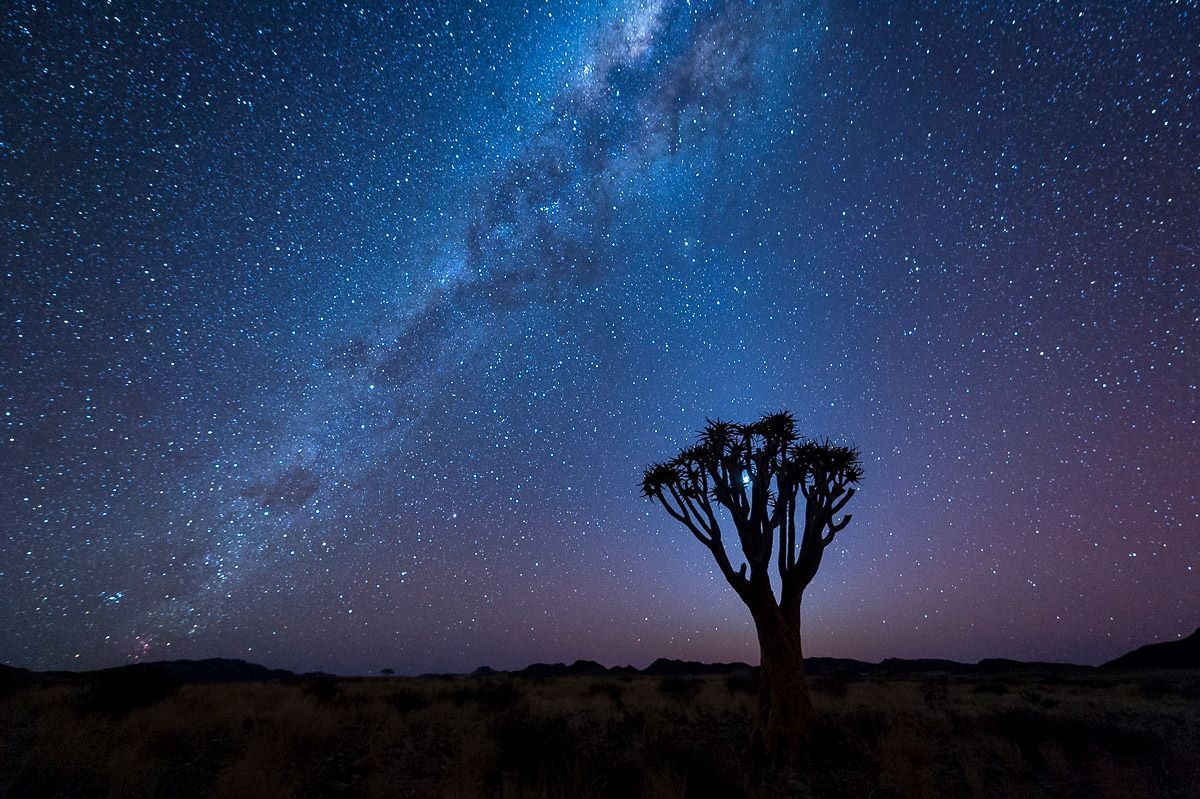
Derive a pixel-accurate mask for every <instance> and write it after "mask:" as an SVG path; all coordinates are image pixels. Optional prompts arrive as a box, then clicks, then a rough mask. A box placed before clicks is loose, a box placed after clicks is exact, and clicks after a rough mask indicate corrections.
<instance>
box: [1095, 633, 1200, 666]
mask: <svg viewBox="0 0 1200 799" xmlns="http://www.w3.org/2000/svg"><path fill="white" fill-rule="evenodd" d="M1102 668H1106V669H1200V629H1197V630H1196V631H1195V632H1194V633H1192V634H1191V635H1189V636H1188V637H1187V638H1184V639H1182V640H1180V641H1164V642H1163V643H1160V644H1146V645H1145V646H1140V647H1138V648H1137V649H1135V650H1133V651H1132V652H1128V653H1126V654H1124V655H1121V657H1119V658H1117V659H1116V660H1110V661H1109V662H1108V663H1105V664H1104V666H1102Z"/></svg>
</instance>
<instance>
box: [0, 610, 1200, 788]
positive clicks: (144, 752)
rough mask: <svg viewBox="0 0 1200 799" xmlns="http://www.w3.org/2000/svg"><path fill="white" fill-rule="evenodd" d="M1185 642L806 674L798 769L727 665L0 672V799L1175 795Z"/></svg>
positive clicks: (1198, 711)
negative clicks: (771, 758) (409, 673)
mask: <svg viewBox="0 0 1200 799" xmlns="http://www.w3.org/2000/svg"><path fill="white" fill-rule="evenodd" d="M1198 643H1200V633H1198V634H1193V635H1192V636H1191V637H1190V638H1189V639H1186V640H1185V641H1180V642H1174V643H1170V644H1162V645H1157V646H1158V647H1159V649H1158V651H1153V650H1148V651H1149V652H1150V654H1151V655H1155V658H1154V659H1147V660H1144V661H1143V665H1142V666H1140V667H1136V666H1131V667H1123V666H1121V665H1119V663H1120V662H1121V661H1117V662H1115V663H1113V664H1108V665H1106V666H1103V667H1098V668H1096V667H1087V666H1071V665H1063V664H1051V663H1019V662H1015V661H999V660H985V661H982V662H980V663H978V664H973V665H972V664H962V663H955V662H952V661H942V660H887V661H884V662H882V663H879V664H870V663H864V662H861V661H854V660H841V659H832V658H812V659H810V660H808V661H807V666H808V670H809V674H810V679H811V682H812V688H813V694H814V697H813V698H814V704H815V706H816V710H817V722H816V727H815V729H814V731H813V736H812V748H811V752H810V754H809V758H810V761H809V762H808V763H806V764H802V765H803V767H801V768H797V769H788V768H782V767H778V766H773V765H771V764H769V763H765V762H762V761H760V760H759V759H757V758H756V757H755V756H754V755H753V754H752V753H750V752H748V751H747V749H746V741H747V740H748V738H749V736H750V733H751V725H752V719H753V707H754V705H755V702H756V692H757V687H758V686H757V680H758V675H757V669H754V668H751V667H749V666H747V665H745V664H740V663H729V664H701V663H694V662H684V661H674V660H659V661H656V662H655V663H653V664H651V665H650V666H649V667H648V668H646V669H644V670H641V671H639V670H636V669H633V668H607V669H606V668H605V667H603V666H601V665H600V664H598V663H594V662H591V661H578V662H576V663H574V664H571V665H564V664H536V665H533V666H530V667H528V668H526V669H523V670H521V671H518V672H511V673H500V672H494V671H492V670H490V669H486V668H481V669H479V670H478V671H476V672H475V673H474V674H470V675H426V676H420V677H357V678H354V677H335V676H332V675H327V674H307V675H296V674H292V673H290V672H284V671H272V670H269V669H265V668H263V667H261V666H256V665H253V664H249V663H246V662H244V661H238V660H206V661H176V662H166V663H160V664H137V665H133V666H125V667H120V668H116V669H108V670H104V671H97V672H87V673H80V674H73V673H65V672H57V673H34V672H28V671H24V670H21V669H10V668H5V669H4V671H3V683H2V685H3V689H2V690H3V696H2V698H0V718H3V719H4V720H5V724H4V732H3V737H2V739H0V747H2V748H0V763H3V764H4V766H3V768H2V770H0V795H3V796H30V797H33V796H38V797H113V798H114V799H115V798H116V797H154V796H171V797H192V796H196V797H199V796H214V797H255V798H256V799H272V798H273V797H309V796H311V797H324V796H344V797H360V796H361V797H427V796H445V797H553V796H564V797H567V796H569V797H597V798H599V797H614V798H616V797H632V796H641V797H730V798H733V797H748V798H749V797H790V796H796V797H801V796H814V797H867V796H874V797H940V796H955V797H1015V796H1063V797H1134V796H1155V797H1180V798H1181V799H1182V798H1183V797H1193V796H1195V786H1196V785H1197V784H1200V662H1198V661H1197V657H1196V654H1197V653H1196V649H1197V644H1198ZM1122 660H1124V659H1122Z"/></svg>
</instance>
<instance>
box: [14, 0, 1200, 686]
mask: <svg viewBox="0 0 1200 799" xmlns="http://www.w3.org/2000/svg"><path fill="white" fill-rule="evenodd" d="M1198 15H1200V9H1198V8H1197V5H1196V4H1195V3H1186V2H1180V3H1166V2H1146V3H1127V4H1113V3H1084V4H1070V5H1069V7H1066V6H1065V5H1064V4H1050V3H1044V4H1031V5H1030V6H1028V7H1025V6H1021V7H1018V6H1013V5H1009V4H950V3H937V4H911V5H907V4H905V5H898V4H892V3H863V4H857V3H855V4H848V3H816V4H810V3H800V2H758V3H747V2H734V1H733V0H729V1H728V2H720V1H719V0H718V1H714V2H691V3H687V2H667V1H666V0H663V1H662V2H646V3H634V2H606V3H579V4H572V3H566V2H548V3H540V2H539V3H532V4H528V5H522V4H515V3H508V2H504V3H496V4H487V3H482V2H469V3H444V4H442V3H435V4H424V5H420V6H410V5H405V4H401V5H397V6H389V5H382V4H375V3H362V4H357V5H352V6H338V7H331V6H328V5H326V4H312V5H309V4H305V3H291V4H286V5H280V6H277V7H275V8H274V9H270V10H268V9H266V8H265V7H262V8H256V9H254V10H250V9H248V8H246V7H244V6H242V5H241V4H224V5H216V4H214V5H211V6H205V7H203V8H198V7H196V6H195V5H194V4H183V3H178V4H171V3H144V4H136V5H134V4H123V5H122V6H121V7H119V8H118V7H117V6H98V7H95V8H85V9H77V8H67V7H62V6H58V5H54V4H29V3H10V4H9V5H8V6H7V7H6V10H5V11H4V12H3V18H2V24H3V28H2V30H0V37H2V38H0V41H2V47H3V51H2V58H0V78H2V85H3V95H2V100H3V102H2V103H0V108H2V109H3V111H2V112H0V169H2V172H0V175H2V177H3V195H2V197H0V203H2V205H0V223H2V224H3V231H4V242H5V246H4V248H3V259H4V268H3V283H0V287H2V290H0V323H2V324H0V336H2V337H3V338H2V339H0V344H2V351H3V360H2V361H0V412H2V413H3V430H2V432H3V437H2V439H0V474H2V476H3V481H2V482H0V502H2V503H3V505H2V506H3V507H4V508H6V509H7V512H6V513H5V515H4V518H3V519H2V520H0V545H2V546H3V549H2V550H0V611H2V614H3V619H4V623H3V624H2V625H0V658H3V660H4V661H5V662H8V663H12V664H15V665H22V666H31V667H37V668H89V667H97V666H103V665H112V664H114V663H120V662H125V661H127V660H128V659H131V658H134V659H138V658H143V659H144V658H148V659H154V658H160V657H208V656H236V657H245V658H248V659H251V660H257V661H260V662H265V663H268V664H269V665H272V666H283V667H289V668H296V669H303V670H310V669H317V668H321V669H328V670H334V671H341V672H347V673H362V672H370V671H375V670H378V669H379V668H382V667H385V666H387V667H392V668H395V669H397V671H400V672H409V673H417V672H422V671H430V670H467V669H471V668H474V667H475V666H478V665H480V664H484V663H487V664H490V665H492V666H496V667H512V666H519V665H524V664H526V663H529V662H533V661H547V660H574V659H576V658H593V659H596V660H600V661H602V662H605V663H609V664H616V663H634V664H644V663H645V662H648V661H649V660H651V659H653V658H654V657H658V656H671V657H686V658H692V659H719V660H731V659H742V660H754V659H755V658H756V654H757V647H756V644H755V640H754V636H753V631H752V629H751V627H750V625H749V618H748V614H747V613H746V612H745V610H744V608H742V607H741V606H740V605H739V603H738V601H737V599H736V597H734V596H733V594H732V592H731V591H729V590H728V589H727V588H725V587H724V584H723V582H722V580H721V578H720V576H719V574H717V573H716V571H715V567H714V566H713V565H712V564H711V563H709V562H708V560H707V559H706V556H707V553H705V552H704V551H703V549H702V548H700V547H699V546H697V545H695V542H694V541H692V540H691V539H690V536H689V535H688V534H687V533H686V532H685V531H683V530H680V529H676V528H675V527H674V526H673V525H672V523H671V522H670V520H669V518H666V517H665V515H663V514H661V513H656V512H655V508H654V507H653V506H651V505H650V504H648V503H647V502H646V501H645V500H643V499H641V498H639V496H638V491H637V484H638V478H639V474H640V467H641V466H643V465H644V464H646V463H648V462H650V461H653V460H657V459H661V458H662V457H664V456H666V455H669V454H670V453H672V452H673V451H674V450H676V449H678V448H679V447H680V446H683V445H685V444H686V443H688V442H689V441H690V439H691V438H692V436H693V434H694V433H695V431H696V430H697V429H698V428H699V427H700V426H701V425H702V424H703V422H704V419H705V417H706V416H721V417H724V418H734V419H737V418H744V419H751V418H755V417H757V416H758V415H759V414H761V413H763V412H766V411H773V410H777V409H780V408H789V409H791V410H792V411H793V412H794V413H795V414H796V416H797V419H798V422H799V426H800V428H801V430H802V431H804V432H806V433H809V434H812V435H829V436H832V437H834V438H836V439H839V440H843V441H849V442H853V443H855V444H857V445H858V446H859V447H860V448H861V449H862V452H863V455H864V464H865V466H866V472H867V474H866V480H865V482H864V485H863V488H862V490H861V491H860V493H859V495H858V496H857V497H856V498H855V500H854V502H855V505H856V506H857V507H856V508H855V509H854V522H853V524H852V526H851V527H850V528H848V529H847V531H846V532H845V533H844V534H842V535H841V536H839V539H838V541H839V546H838V547H837V548H836V549H837V551H836V552H831V553H830V556H829V557H827V558H826V561H825V565H824V567H823V571H822V573H821V574H820V575H819V576H818V578H817V581H816V582H815V583H814V585H813V587H812V589H810V591H809V594H808V596H807V598H806V611H805V613H806V615H805V630H806V646H807V652H808V654H810V655H837V656H844V657H859V658H865V659H879V658H883V657H889V656H936V657H953V658H959V659H967V660H973V659H977V658H980V657H986V656H1007V657H1020V658H1039V659H1062V660H1071V661H1077V662H1098V661H1101V660H1104V659H1107V658H1109V657H1112V656H1115V655H1116V654H1119V653H1120V652H1122V651H1123V650H1125V649H1127V648H1129V647H1131V646H1133V645H1137V644H1141V643H1145V642H1148V641H1150V640H1166V639H1170V638H1174V637H1176V636H1178V635H1181V634H1187V633H1189V632H1191V631H1192V629H1194V628H1195V627H1196V625H1197V624H1198V623H1200V615H1198V614H1197V611H1196V608H1197V607H1200V581H1198V578H1200V575H1198V573H1197V569H1200V500H1198V498H1197V495H1198V492H1200V482H1198V481H1197V478H1196V474H1197V473H1200V454H1198V453H1200V428H1198V422H1197V419H1198V418H1200V388H1198V384H1200V355H1198V354H1197V346H1196V342H1197V341H1200V272H1198V270H1197V263H1198V260H1200V232H1198V230H1197V220H1198V219H1200V96H1198V94H1200V52H1198V49H1197V42H1200V16H1198Z"/></svg>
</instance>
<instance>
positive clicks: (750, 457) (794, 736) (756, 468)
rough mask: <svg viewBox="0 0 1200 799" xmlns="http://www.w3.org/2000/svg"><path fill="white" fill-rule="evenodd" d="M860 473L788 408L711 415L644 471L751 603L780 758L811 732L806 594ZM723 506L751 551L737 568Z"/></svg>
mask: <svg viewBox="0 0 1200 799" xmlns="http://www.w3.org/2000/svg"><path fill="white" fill-rule="evenodd" d="M861 479H862V464H861V463H860V461H859V455H858V450H856V449H854V448H852V447H843V446H837V445H834V444H832V443H830V442H829V441H828V440H825V441H823V442H820V441H814V440H810V439H803V438H800V437H799V436H798V435H797V434H796V423H795V420H794V419H793V417H792V415H791V414H790V413H788V412H787V411H782V412H780V413H775V414H769V415H767V416H764V417H763V418H762V419H760V420H759V421H757V422H754V423H752V424H732V423H730V422H722V421H713V420H707V423H706V425H705V428H704V431H703V432H702V433H700V437H699V441H698V442H697V443H696V444H695V445H694V446H691V447H688V448H687V449H685V450H683V451H682V452H680V453H679V454H678V455H676V456H675V457H674V458H673V459H671V460H669V461H667V462H665V463H657V464H654V465H652V466H650V467H648V468H647V469H646V471H645V474H644V476H643V478H642V495H643V496H646V497H651V498H653V499H656V500H658V501H659V503H661V504H662V506H663V507H664V508H665V509H666V511H667V513H669V514H670V515H671V516H672V517H673V518H674V519H675V520H676V521H678V522H680V523H681V524H683V525H684V526H685V527H687V528H688V529H689V530H690V531H691V532H692V535H694V536H695V537H696V539H697V540H699V541H700V543H701V544H703V545H704V546H705V547H706V548H707V549H708V551H709V552H711V553H712V556H713V559H714V560H716V562H717V566H718V568H719V569H720V570H721V574H722V575H724V577H725V579H726V581H727V582H728V583H729V584H730V585H731V586H732V587H733V590H734V591H736V592H737V595H738V596H739V597H741V599H742V601H743V602H744V603H745V604H746V607H748V608H749V609H750V615H751V616H752V617H753V618H754V627H755V630H756V631H757V632H758V642H759V653H760V658H761V664H762V669H761V672H762V674H761V677H762V679H761V688H760V689H759V708H758V710H759V718H758V729H757V733H756V734H757V736H758V738H759V740H760V741H761V744H762V746H763V747H764V748H765V749H766V751H767V753H768V754H770V755H771V756H774V757H781V758H784V759H788V760H794V759H795V758H796V757H797V756H799V755H800V754H801V753H802V752H803V750H804V747H805V745H806V742H807V739H808V732H809V728H810V725H811V722H812V701H811V699H810V697H809V693H808V683H807V681H806V679H805V677H804V658H803V651H802V648H801V643H800V605H801V599H802V597H803V595H804V589H805V588H807V587H808V585H809V583H811V582H812V580H813V577H815V576H816V574H817V569H818V568H820V566H821V558H822V557H823V556H824V554H825V549H826V547H828V546H829V545H830V543H832V542H833V539H834V536H836V535H837V534H838V533H839V532H840V531H841V530H842V529H844V528H845V527H846V525H847V524H848V523H849V522H850V516H849V514H847V515H846V516H844V517H843V518H842V519H840V520H837V521H835V520H834V517H835V516H836V515H837V514H839V513H840V512H841V511H842V509H843V508H844V507H845V506H846V503H848V502H849V501H850V499H851V497H853V496H854V491H855V489H854V488H853V486H854V485H855V484H857V483H858V482H859V480H861ZM801 500H802V501H801ZM717 506H719V507H722V508H724V509H725V511H726V512H727V514H728V516H729V517H730V518H731V519H732V521H733V528H734V530H735V531H736V532H737V538H738V543H739V544H740V546H741V550H742V555H743V557H744V558H745V563H742V564H741V566H740V568H738V569H734V567H733V563H732V562H731V561H730V559H729V554H728V553H727V552H726V549H725V541H724V539H723V538H722V534H721V526H720V524H719V523H718V520H717V512H716V511H717ZM772 552H774V553H775V564H774V565H775V569H776V571H777V572H778V575H779V591H778V595H777V594H776V592H775V590H774V588H773V587H772V584H771V566H772V557H771V555H772Z"/></svg>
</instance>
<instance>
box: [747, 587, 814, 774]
mask: <svg viewBox="0 0 1200 799" xmlns="http://www.w3.org/2000/svg"><path fill="white" fill-rule="evenodd" d="M752 610H753V615H754V623H755V627H756V628H757V630H758V645H759V655H760V662H761V664H762V669H761V677H760V687H759V694H758V730H757V737H758V738H759V740H760V742H761V744H762V747H763V749H764V750H765V751H766V754H767V755H768V756H769V757H771V758H773V759H777V760H781V761H784V762H787V763H795V762H797V760H798V759H799V758H800V757H801V756H802V755H803V754H804V753H805V750H806V749H807V748H808V738H809V730H810V727H811V724H812V714H813V707H812V699H811V698H810V697H809V694H808V680H807V679H806V678H805V676H804V655H803V652H802V649H801V646H800V623H799V622H800V620H799V614H797V618H796V619H794V620H793V623H788V620H787V619H786V618H785V616H784V614H783V613H782V612H781V611H780V609H779V607H778V606H776V605H775V604H774V603H773V602H772V603H771V606H770V607H764V608H761V609H757V610H755V609H752Z"/></svg>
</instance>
